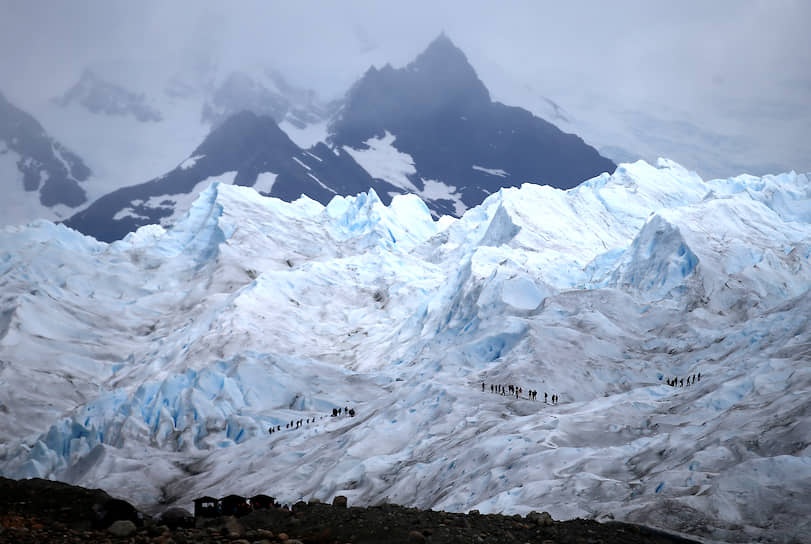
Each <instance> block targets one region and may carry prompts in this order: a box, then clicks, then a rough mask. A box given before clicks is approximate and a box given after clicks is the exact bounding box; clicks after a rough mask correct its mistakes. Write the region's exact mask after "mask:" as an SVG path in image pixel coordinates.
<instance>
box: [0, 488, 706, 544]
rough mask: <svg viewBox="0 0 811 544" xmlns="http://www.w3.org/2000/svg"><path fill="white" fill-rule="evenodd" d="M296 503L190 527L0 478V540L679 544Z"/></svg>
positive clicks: (668, 538) (619, 531)
mask: <svg viewBox="0 0 811 544" xmlns="http://www.w3.org/2000/svg"><path fill="white" fill-rule="evenodd" d="M341 499H342V498H340V497H339V498H337V500H336V501H334V504H333V505H328V504H322V503H318V502H311V503H304V502H300V503H297V504H295V505H293V506H292V508H291V509H286V508H272V509H270V510H261V511H256V512H252V513H250V514H248V515H246V516H243V517H240V518H235V517H231V516H225V517H215V518H209V519H198V520H194V519H193V517H191V514H189V513H188V512H185V511H182V510H181V509H177V508H175V509H171V510H167V511H166V512H163V513H162V514H161V515H159V516H157V517H155V518H151V517H149V516H146V515H144V514H142V513H140V512H138V511H137V510H136V509H134V508H133V507H132V506H130V505H129V504H127V503H126V502H124V501H121V500H118V499H113V498H112V497H110V496H109V495H108V494H107V493H105V492H104V491H102V490H99V489H96V490H89V489H84V488H81V487H75V486H71V485H67V484H63V483H60V482H52V481H48V480H41V479H32V480H9V479H6V478H0V543H9V544H11V543H15V544H16V543H21V544H22V543H43V542H48V543H65V544H68V543H75V542H76V543H78V542H102V543H110V544H113V543H125V542H126V543H132V544H152V543H154V544H173V543H174V544H191V543H211V544H213V543H229V544H256V543H261V544H274V543H287V544H297V543H304V544H308V543H313V544H332V543H347V542H349V543H373V542H391V543H397V542H403V543H419V542H425V543H457V542H458V543H471V542H482V543H484V542H537V543H540V544H564V543H577V544H598V543H602V544H615V543H616V544H620V543H622V544H635V543H646V544H647V543H651V544H653V543H655V544H676V543H679V544H685V543H690V542H695V541H692V540H687V539H684V538H680V537H678V536H674V535H669V534H665V533H663V532H660V531H656V530H653V529H649V528H647V527H641V526H638V525H631V524H627V523H616V522H610V523H597V522H596V521H590V520H582V519H576V520H571V521H554V520H552V518H551V517H549V515H548V514H546V513H537V512H532V513H530V514H528V515H527V516H520V515H514V516H505V515H495V514H488V515H480V514H478V513H477V512H475V511H473V512H470V513H468V514H458V513H451V512H435V511H431V510H427V511H423V510H418V509H416V508H404V507H402V506H395V505H389V504H386V505H380V506H373V507H368V508H359V507H347V505H346V502H345V501H342V500H341Z"/></svg>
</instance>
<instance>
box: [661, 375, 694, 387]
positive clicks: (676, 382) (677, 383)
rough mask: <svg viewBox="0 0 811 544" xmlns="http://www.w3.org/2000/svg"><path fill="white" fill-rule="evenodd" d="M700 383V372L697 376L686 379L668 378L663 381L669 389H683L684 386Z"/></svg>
mask: <svg viewBox="0 0 811 544" xmlns="http://www.w3.org/2000/svg"><path fill="white" fill-rule="evenodd" d="M697 381H698V382H700V381H701V372H699V373H698V374H693V375H692V376H687V378H686V379H685V378H668V379H666V380H665V383H666V384H667V385H669V386H671V387H684V386H685V385H693V384H694V383H696V382H697Z"/></svg>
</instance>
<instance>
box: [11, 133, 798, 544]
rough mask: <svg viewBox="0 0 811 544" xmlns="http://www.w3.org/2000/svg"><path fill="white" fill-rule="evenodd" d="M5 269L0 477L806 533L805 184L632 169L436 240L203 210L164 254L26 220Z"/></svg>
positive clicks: (211, 189) (321, 219) (392, 216)
mask: <svg viewBox="0 0 811 544" xmlns="http://www.w3.org/2000/svg"><path fill="white" fill-rule="evenodd" d="M389 139H390V135H387V136H386V137H385V138H384V139H382V140H381V142H380V146H386V145H389V146H390V145H391V144H392V142H393V140H391V141H389ZM385 142H388V144H386V143H385ZM375 145H377V144H375ZM395 151H396V150H395ZM347 152H349V150H347ZM387 152H388V151H387ZM404 165H407V162H406V161H401V163H400V166H401V167H403V166H404ZM398 171H400V172H401V173H402V172H403V171H404V170H403V168H399V170H398ZM156 204H157V205H159V203H156ZM0 251H2V255H0V281H1V282H2V286H3V288H2V290H0V384H2V388H3V391H4V395H3V396H0V403H2V407H0V408H1V409H0V437H2V438H0V440H2V442H0V473H2V474H3V475H4V476H8V477H15V478H19V477H28V476H41V477H48V478H55V479H60V480H64V481H68V482H72V483H76V484H81V485H85V486H90V487H103V488H105V489H107V490H109V491H111V492H113V493H114V494H117V495H121V496H123V497H125V498H127V499H130V500H133V501H135V502H136V503H138V504H141V505H143V506H147V507H154V508H157V507H155V506H154V505H156V504H157V503H158V501H159V500H161V499H163V500H166V498H167V497H170V498H171V499H170V501H169V502H170V503H172V504H177V505H180V506H184V507H187V508H189V507H190V505H191V501H192V500H193V499H194V498H195V497H198V496H201V495H204V494H211V495H215V496H220V495H224V494H226V493H230V492H238V493H242V494H253V493H259V492H266V493H269V494H271V495H273V496H275V497H277V498H279V499H280V500H281V501H283V502H288V503H289V502H292V501H296V500H299V499H307V498H310V497H317V498H319V499H322V500H329V499H331V498H332V497H333V496H334V495H336V494H343V495H346V496H347V497H349V501H350V503H351V504H375V503H379V502H381V501H390V502H396V503H401V504H406V505H415V506H419V507H422V508H429V507H430V508H434V509H444V510H454V511H467V510H470V509H473V508H476V509H479V510H480V511H482V512H499V511H502V512H505V513H526V512H528V511H529V510H547V511H549V512H550V513H551V514H552V515H553V516H554V517H556V518H567V517H574V516H584V517H592V518H596V519H601V520H604V519H609V518H612V517H613V518H614V519H622V520H629V521H634V522H639V523H644V524H647V525H652V526H656V527H661V528H664V529H667V530H671V531H677V532H681V533H685V534H689V535H691V536H694V537H701V538H704V539H707V540H708V541H725V542H752V541H754V540H757V539H761V540H762V541H764V542H787V541H791V540H792V539H795V540H798V541H800V540H803V539H804V538H806V535H807V534H809V531H811V521H810V520H811V446H810V445H809V443H808V437H809V436H811V420H809V417H808V413H809V406H811V400H809V398H811V397H809V391H811V366H810V365H809V364H808V361H809V357H811V353H810V352H809V346H811V327H809V318H811V296H809V287H811V262H810V261H811V182H809V178H808V176H807V175H797V174H794V173H789V174H781V175H777V176H765V177H763V178H756V177H751V176H740V177H737V178H731V179H727V180H714V181H703V180H702V179H700V178H699V177H698V176H697V175H695V174H693V173H691V172H688V171H686V170H685V169H683V168H681V167H680V166H679V165H677V164H675V163H672V162H670V161H661V162H660V163H659V164H658V165H656V166H652V165H649V164H646V163H644V162H638V163H634V164H624V165H621V166H620V167H619V168H618V169H617V171H616V172H615V173H614V174H613V175H607V174H604V175H602V176H599V177H597V178H594V179H592V180H589V181H587V182H584V183H583V184H581V185H580V186H579V187H577V188H575V189H571V190H569V191H560V190H557V189H553V188H550V187H540V186H536V185H530V184H526V185H523V186H522V187H521V188H511V189H503V190H502V191H500V192H498V193H496V194H493V195H491V196H490V197H488V198H487V199H486V200H485V201H484V203H483V204H482V205H480V206H478V207H476V208H472V209H470V210H468V211H467V212H466V213H465V214H464V216H462V217H461V218H460V219H458V220H455V221H450V220H448V219H447V218H445V219H442V220H440V221H437V222H434V221H433V220H432V219H431V216H430V213H429V211H428V209H427V208H426V206H425V205H424V204H423V203H422V201H420V200H419V199H418V198H417V197H415V196H413V195H406V196H397V197H395V198H394V199H393V201H392V203H391V205H390V206H389V207H386V206H384V205H383V204H382V203H381V202H380V200H379V199H378V198H377V195H375V194H374V192H370V193H368V194H360V195H358V196H356V197H336V198H335V199H333V201H332V202H331V203H330V204H329V205H328V206H326V207H325V206H321V205H320V204H318V203H317V202H314V201H313V200H311V199H308V198H301V199H299V200H297V201H295V202H292V203H285V202H282V201H280V200H278V199H273V198H265V197H262V196H260V195H258V194H257V193H256V191H254V189H253V188H245V187H236V186H230V185H226V184H223V183H219V184H213V185H210V186H208V187H207V188H206V189H205V190H203V191H202V192H201V193H200V196H199V197H198V198H197V199H196V200H195V201H194V203H193V204H191V205H190V208H189V210H188V213H187V214H186V215H185V216H183V217H182V218H180V219H178V220H177V221H176V222H175V223H174V226H173V227H171V228H170V229H168V230H165V229H163V228H161V227H158V226H149V227H143V228H141V229H139V230H138V231H137V232H136V233H133V234H130V235H129V236H128V237H127V238H125V239H124V240H122V241H119V242H115V243H113V244H110V245H107V244H103V243H99V242H97V241H95V240H93V239H92V238H88V237H85V236H82V235H80V234H78V233H76V232H74V231H71V230H69V229H67V228H65V227H63V226H55V225H53V224H51V223H48V222H44V221H42V222H38V223H35V224H33V225H31V226H28V227H7V228H5V230H2V231H0ZM699 372H700V373H701V380H700V381H697V382H696V383H695V384H693V385H690V386H689V387H677V388H673V387H670V386H667V385H665V381H666V380H667V379H668V378H670V377H679V378H686V377H688V376H690V377H692V375H693V374H696V375H697V374H698V373H699ZM482 383H485V384H486V385H487V386H486V391H485V392H482V391H481V384H482ZM490 384H505V385H506V384H518V385H520V386H521V387H522V388H523V390H524V391H525V392H526V391H528V390H530V389H536V390H538V392H539V394H538V398H539V399H540V400H537V401H530V400H528V399H526V398H525V397H526V394H524V398H520V399H516V398H514V397H505V396H501V395H497V394H491V393H490V391H489V385H490ZM544 392H547V393H548V394H549V395H552V394H558V395H559V396H560V403H559V404H557V405H555V406H552V405H549V404H545V403H544V402H543V396H544ZM346 406H350V407H352V408H354V409H355V410H356V416H355V417H354V418H350V417H346V416H343V415H342V416H340V417H337V418H333V417H330V416H329V414H330V413H331V412H332V409H333V408H339V407H340V408H344V407H346ZM291 420H294V421H295V420H305V421H306V420H309V421H310V422H308V423H305V424H304V425H303V426H302V428H300V429H298V430H288V429H286V428H285V425H286V424H289V423H290V421H291ZM271 426H273V427H277V428H280V431H278V432H275V433H273V434H268V428H269V427H271ZM136 475H137V476H136ZM166 506H168V504H164V505H163V506H161V508H163V507H166Z"/></svg>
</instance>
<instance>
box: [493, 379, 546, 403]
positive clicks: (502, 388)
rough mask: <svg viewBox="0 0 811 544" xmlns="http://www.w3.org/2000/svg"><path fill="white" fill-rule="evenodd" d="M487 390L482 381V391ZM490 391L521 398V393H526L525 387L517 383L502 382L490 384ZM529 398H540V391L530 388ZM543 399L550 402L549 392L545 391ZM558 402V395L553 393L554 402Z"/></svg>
mask: <svg viewBox="0 0 811 544" xmlns="http://www.w3.org/2000/svg"><path fill="white" fill-rule="evenodd" d="M485 391H487V384H486V383H484V382H482V393H484V392H485ZM490 392H491V393H497V394H499V395H502V396H514V397H515V398H517V399H520V398H521V395H523V394H524V388H523V387H519V386H517V385H501V384H492V383H491V384H490ZM526 398H528V399H529V400H538V392H537V391H535V390H534V389H529V390H528V391H527V397H526ZM543 401H544V402H545V403H546V404H549V394H548V393H546V392H544V394H543ZM557 403H558V396H557V395H552V404H557Z"/></svg>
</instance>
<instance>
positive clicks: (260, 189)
mask: <svg viewBox="0 0 811 544" xmlns="http://www.w3.org/2000/svg"><path fill="white" fill-rule="evenodd" d="M277 177H279V175H278V174H274V173H273V172H262V173H260V174H259V175H258V176H257V177H256V183H254V184H253V188H254V189H255V190H256V192H257V193H265V194H270V192H271V191H272V190H273V184H274V183H275V182H276V178H277Z"/></svg>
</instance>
